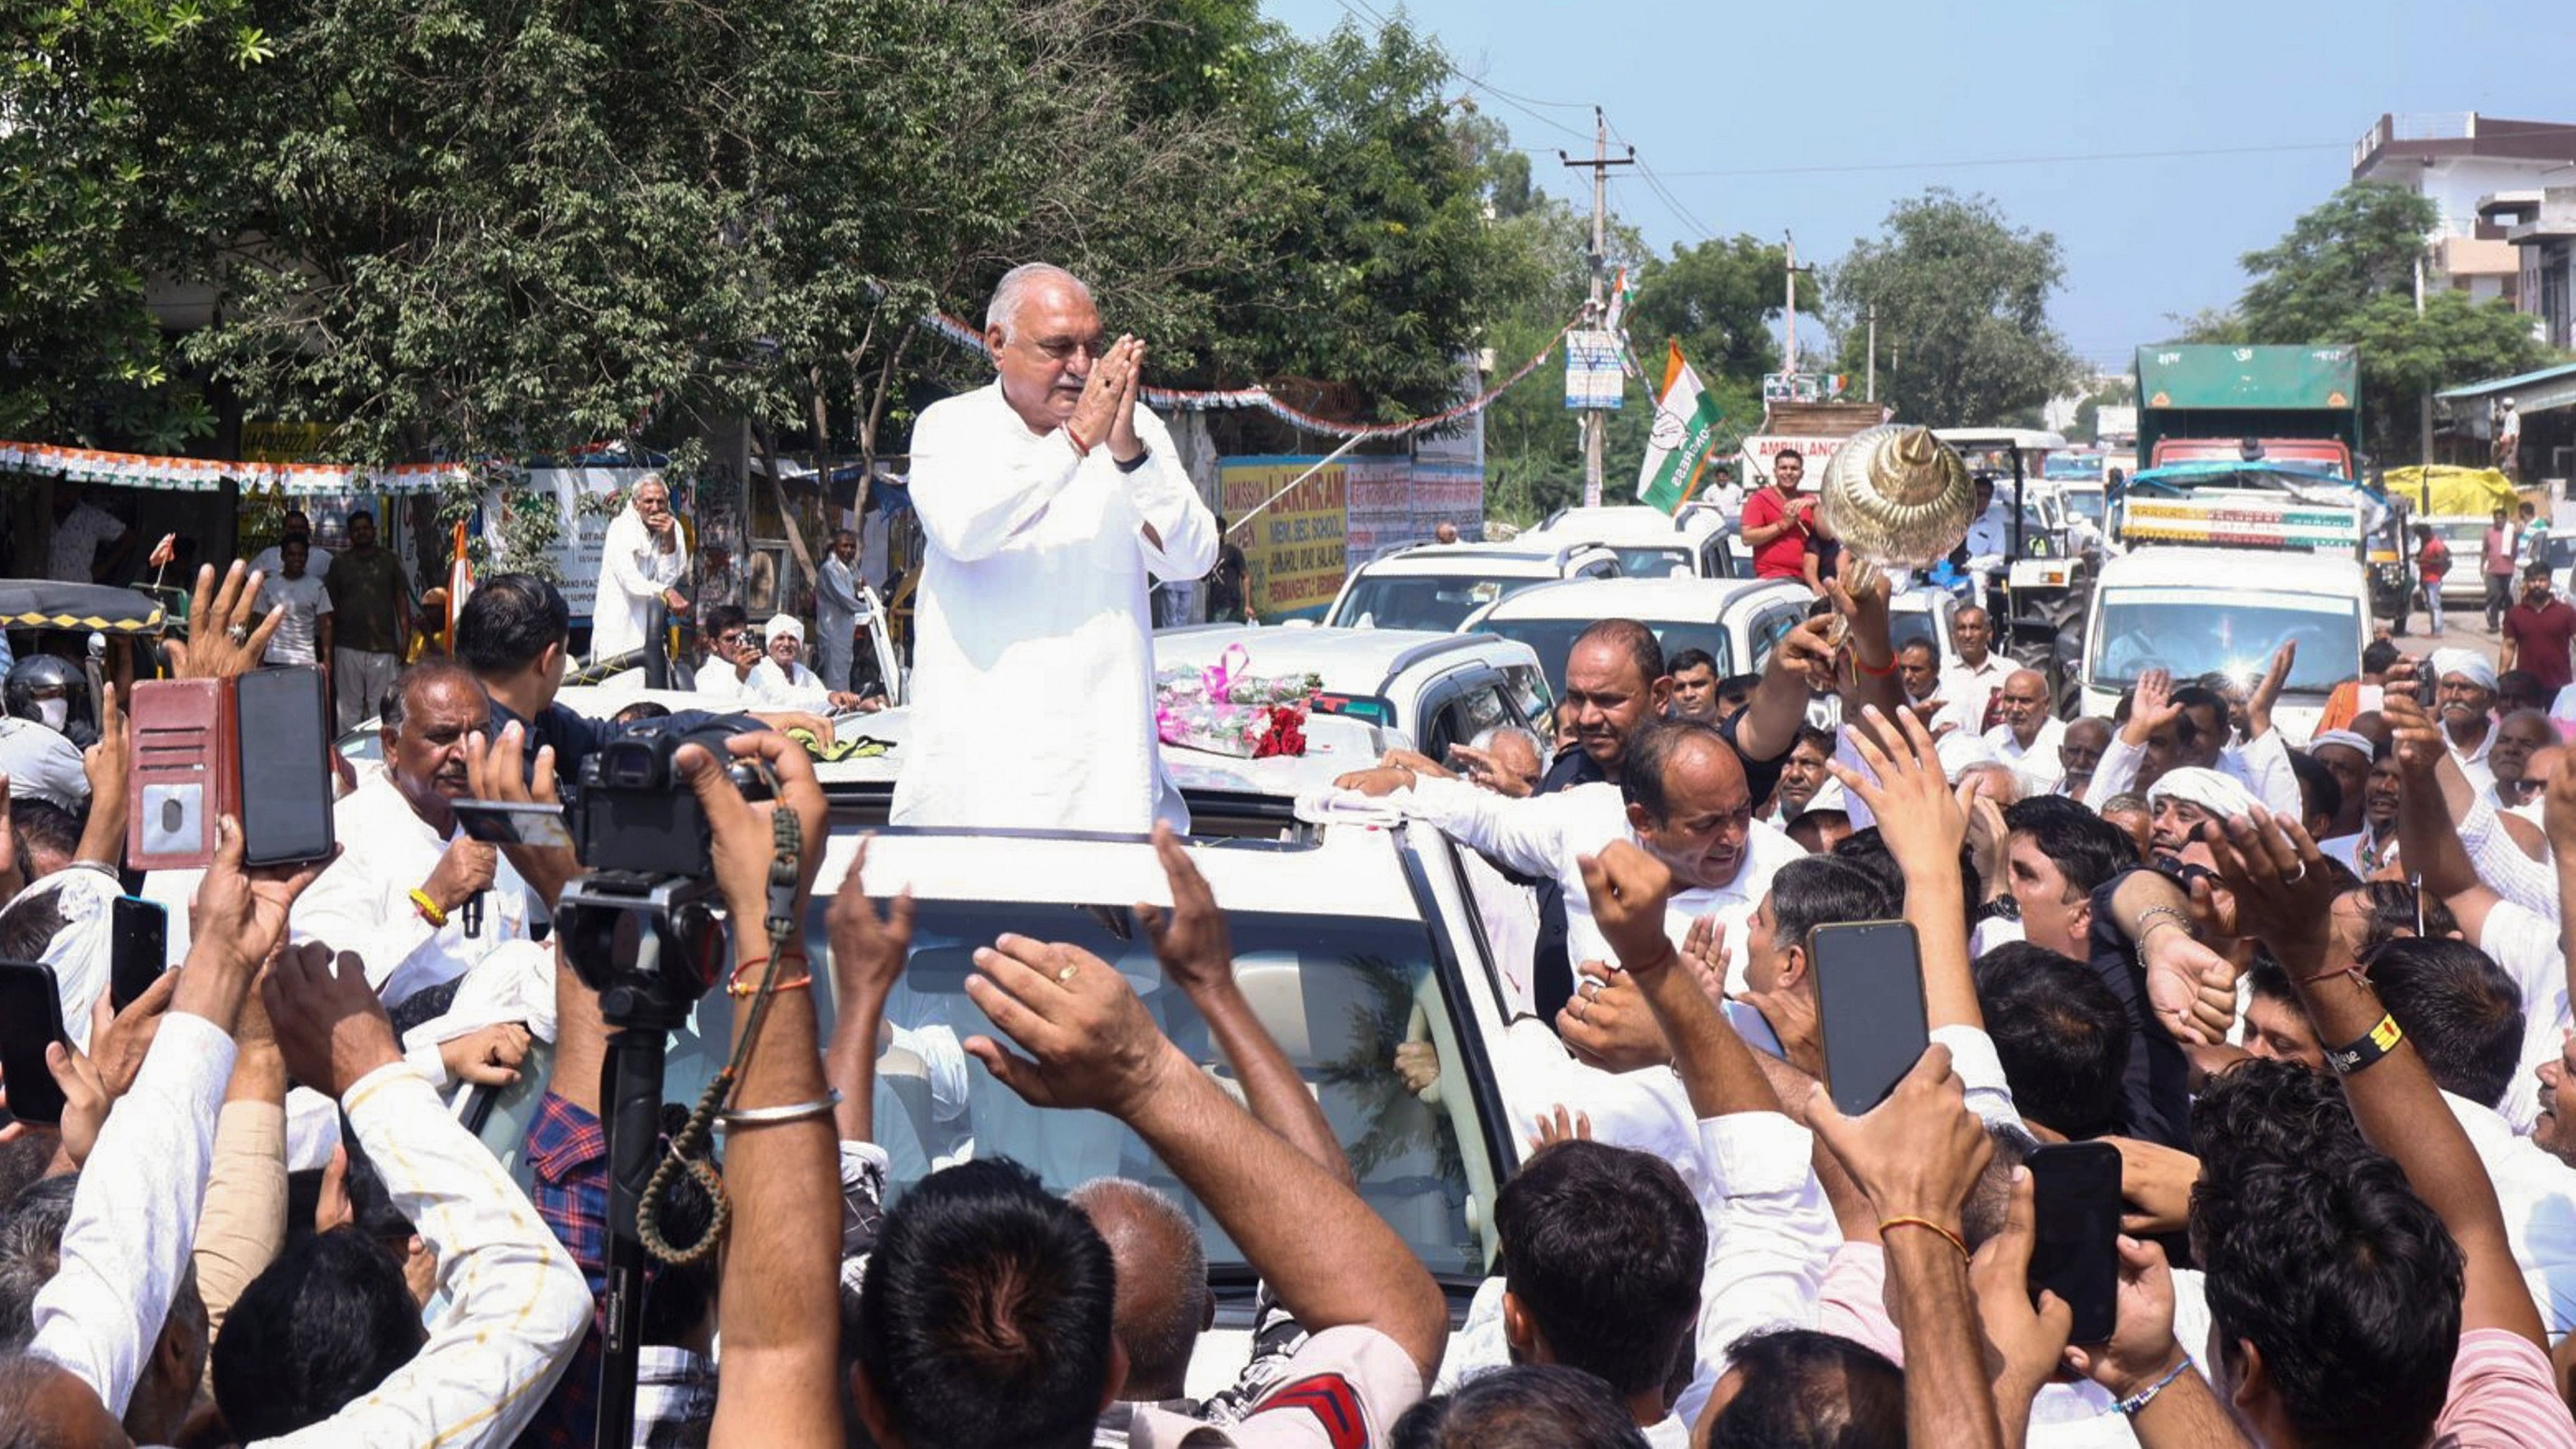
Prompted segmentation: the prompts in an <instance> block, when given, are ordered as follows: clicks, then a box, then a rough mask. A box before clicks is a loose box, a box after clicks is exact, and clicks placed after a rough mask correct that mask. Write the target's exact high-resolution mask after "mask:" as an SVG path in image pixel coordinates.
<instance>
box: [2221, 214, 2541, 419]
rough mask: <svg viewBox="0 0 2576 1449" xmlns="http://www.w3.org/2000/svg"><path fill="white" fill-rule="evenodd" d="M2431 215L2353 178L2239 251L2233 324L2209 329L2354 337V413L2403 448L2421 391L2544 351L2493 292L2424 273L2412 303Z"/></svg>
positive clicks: (2254, 335) (2304, 338) (2260, 335)
mask: <svg viewBox="0 0 2576 1449" xmlns="http://www.w3.org/2000/svg"><path fill="white" fill-rule="evenodd" d="M2440 219H2441V211H2440V208H2439V207H2437V206H2436V205H2435V204H2434V203H2433V201H2432V199H2431V198H2429V197H2425V196H2420V195H2418V194H2416V193H2415V192H2412V191H2408V190H2404V189H2401V188H2399V187H2395V186H2386V185H2376V184H2372V183H2367V182H2356V183H2354V184H2352V185H2350V186H2346V187H2345V188H2344V189H2343V190H2341V191H2338V192H2336V193H2335V194H2334V195H2333V196H2332V197H2330V198H2328V199H2327V200H2326V201H2325V202H2324V203H2323V204H2321V205H2319V206H2317V207H2316V208H2315V209H2313V210H2311V211H2309V212H2308V213H2306V214H2305V215H2303V216H2301V217H2300V218H2299V219H2298V220H2297V221H2296V222H2294V223H2293V224H2292V225H2291V227H2290V230H2289V233H2288V234H2287V235H2285V236H2283V237H2282V238H2281V240H2280V242H2279V243H2278V244H2276V245H2274V246H2270V247H2266V248H2264V249H2262V250H2260V251H2254V252H2248V253H2246V254H2245V258H2244V264H2245V269H2246V271H2247V272H2249V273H2251V274H2252V277H2253V280H2252V281H2251V282H2250V283H2249V284H2248V285H2247V286H2246V288H2245V295H2244V297H2243V298H2242V299H2240V300H2239V301H2238V303H2237V305H2236V307H2235V308H2234V310H2233V312H2232V313H2230V314H2227V315H2229V316H2232V317H2233V318H2235V319H2237V321H2238V324H2239V325H2238V326H2237V327H2236V328H2234V329H2231V331H2232V332H2233V333H2234V335H2230V336H2225V337H2217V338H2212V339H2209V340H2215V341H2231V342H2252V343H2288V344H2297V345H2310V344H2317V343H2354V344H2358V345H2359V347H2360V349H2361V392H2362V421H2363V426H2364V429H2365V431H2366V433H2367V435H2368V437H2369V439H2370V442H2371V446H2372V448H2373V449H2374V450H2376V451H2378V452H2381V453H2383V454H2387V455H2390V456H2407V457H2411V456H2413V454H2414V451H2415V443H2414V439H2415V437H2416V417H2417V409H2418V407H2419V405H2420V399H2421V398H2422V397H2423V395H2424V394H2425V393H2427V392H2431V391H2434V390H2437V389H2439V388H2443V387H2448V386H2452V385H2454V384H2458V383H2462V382H2469V381H2474V380H2476V379H2479V378H2490V377H2503V376H2509V375H2511V374H2514V373H2518V372H2527V371H2530V370H2531V369H2533V368H2535V367H2538V366H2540V365H2541V364H2542V363H2543V362H2544V361H2546V359H2547V350H2546V349H2545V348H2543V347H2542V346H2541V345H2540V343H2539V342H2538V340H2537V339H2535V338H2534V337H2533V335H2532V330H2531V319H2530V318H2529V317H2526V316H2523V315H2522V314H2520V313H2518V312H2516V311H2515V310H2514V309H2513V308H2512V307H2511V306H2510V305H2509V304H2507V303H2505V302H2503V301H2501V300H2490V301H2486V302H2477V301H2472V300H2471V299H2470V298H2469V297H2468V296H2467V294H2465V293H2462V292H2459V291H2456V290H2454V289H2452V288H2451V287H2449V286H2448V285H2446V284H2445V283H2444V281H2443V279H2442V278H2441V277H2440V276H2439V275H2438V274H2432V275H2427V276H2426V278H2425V283H2426V290H2425V296H2424V307H2423V312H2422V315H2420V316H2419V315H2417V312H2416V306H2415V282H2416V271H2415V269H2416V265H2417V263H2418V262H2419V261H2422V260H2425V237H2426V235H2427V234H2428V233H2429V232H2431V231H2432V229H2433V228H2434V226H2435V225H2436V224H2437V223H2438V222H2439V221H2440Z"/></svg>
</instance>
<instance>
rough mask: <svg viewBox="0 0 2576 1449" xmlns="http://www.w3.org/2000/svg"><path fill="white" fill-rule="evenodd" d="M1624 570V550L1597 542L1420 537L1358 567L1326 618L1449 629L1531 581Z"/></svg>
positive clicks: (1354, 624) (1342, 624) (1372, 625)
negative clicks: (1444, 540)
mask: <svg viewBox="0 0 2576 1449" xmlns="http://www.w3.org/2000/svg"><path fill="white" fill-rule="evenodd" d="M1618 575H1619V556H1618V555H1617V554H1615V553H1612V552H1611V551H1610V550H1608V549H1606V548H1602V547H1599V546H1598V545H1594V544H1557V543H1540V544H1530V543H1525V542H1522V541H1518V540H1515V541H1514V542H1511V543H1418V544H1415V545H1413V546H1411V547H1409V548H1405V549H1400V550H1398V551H1397V552H1394V553H1391V554H1388V555H1386V556H1384V557H1383V558H1376V559H1371V560H1370V561H1368V562H1367V563H1364V564H1362V565H1360V566H1359V567H1358V568H1357V569H1354V570H1353V571H1352V572H1351V576H1350V577H1349V578H1346V579H1344V580H1342V592H1341V593H1340V595H1339V596H1338V597H1336V598H1335V599H1334V600H1333V607H1332V608H1331V609H1329V610H1327V611H1326V612H1325V614H1324V622H1325V623H1326V624H1328V625H1332V626H1334V627H1336V628H1345V629H1428V630H1430V631H1432V632H1433V633H1441V634H1445V633H1447V632H1449V631H1450V630H1453V629H1455V628H1457V627H1458V621H1459V620H1461V619H1464V618H1466V617H1467V616H1468V615H1469V614H1472V613H1474V612H1475V611H1476V610H1478V609H1480V608H1483V607H1484V606H1485V605H1487V604H1490V603H1492V602H1494V601H1495V600H1496V599H1499V598H1502V597H1504V596H1506V595H1508V594H1514V593H1518V592H1519V591H1520V590H1522V589H1526V588H1528V587H1530V586H1531V585H1532V584H1543V583H1549V582H1552V581H1554V580H1557V579H1576V578H1584V579H1607V578H1616V577H1618Z"/></svg>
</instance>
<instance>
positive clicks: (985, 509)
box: [912, 394, 1083, 562]
mask: <svg viewBox="0 0 2576 1449" xmlns="http://www.w3.org/2000/svg"><path fill="white" fill-rule="evenodd" d="M994 403H995V406H997V407H998V408H999V409H1000V411H1001V414H1002V416H1001V417H1000V418H999V419H996V418H995V417H994V416H993V414H992V413H990V412H988V411H987V410H985V409H984V408H981V407H977V406H974V399H973V397H972V396H971V395H970V396H969V397H968V398H965V399H951V400H950V402H949V404H947V405H942V406H934V407H932V408H929V409H928V410H926V411H924V412H923V413H922V415H921V419H920V421H918V422H916V423H914V424H913V428H912V506H913V511H915V512H916V513H918V514H920V515H921V528H922V532H924V533H926V534H928V535H929V536H930V541H931V543H932V544H933V545H934V546H935V547H937V548H938V549H939V550H940V551H941V552H943V553H945V554H947V555H948V556H949V557H951V558H954V559H960V560H964V561H967V562H973V561H975V560H978V559H985V558H990V557H992V556H993V554H994V552H995V551H996V550H998V549H1000V548H1001V546H1002V545H1003V544H1005V543H1008V542H1009V541H1010V540H1011V537H1012V535H1014V534H1016V533H1018V532H1019V531H1020V530H1021V529H1023V528H1026V527H1028V526H1029V524H1030V523H1032V522H1034V521H1035V520H1036V519H1037V517H1038V515H1039V514H1041V513H1044V512H1045V511H1046V506H1047V504H1048V503H1050V502H1052V501H1053V500H1054V498H1055V496H1056V495H1057V494H1059V493H1061V492H1063V491H1064V487H1065V485H1066V484H1068V483H1070V482H1072V481H1073V475H1074V474H1075V472H1076V471H1078V470H1079V469H1080V468H1081V467H1082V463H1083V455H1082V454H1080V453H1078V452H1075V451H1074V447H1073V442H1072V440H1071V439H1069V438H1067V437H1065V436H1064V433H1063V430H1061V429H1058V430H1057V431H1056V432H1054V433H1051V434H1049V435H1048V436H1047V437H1046V439H1045V440H1044V444H1043V446H1039V447H1034V448H1033V447H1027V446H1025V445H1022V444H1021V442H1020V440H1019V439H1015V438H1011V437H1009V436H1007V434H1002V433H1000V431H999V429H1000V428H1001V427H1003V426H1007V427H1011V428H1020V429H1022V431H1024V432H1025V430H1026V427H1025V424H1023V423H1021V422H1020V421H1019V415H1018V414H1016V413H1013V412H1011V411H1010V404H1008V403H1007V402H1002V401H1001V400H1000V398H999V395H998V394H996V396H995V399H994Z"/></svg>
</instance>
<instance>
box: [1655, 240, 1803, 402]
mask: <svg viewBox="0 0 2576 1449" xmlns="http://www.w3.org/2000/svg"><path fill="white" fill-rule="evenodd" d="M1788 265H1789V258H1788V252H1787V250H1786V249H1785V248H1783V247H1781V246H1779V245H1777V244H1775V243H1771V242H1765V241H1762V240H1759V239H1757V238H1755V237H1750V236H1741V235H1739V236H1735V237H1732V238H1726V239H1719V238H1715V237H1712V238H1710V239H1708V240H1706V241H1701V242H1694V243H1692V244H1690V245H1688V246H1684V245H1681V244H1680V243H1678V242H1677V243H1675V244H1674V246H1673V250H1672V255H1671V256H1669V257H1663V258H1657V259H1653V260H1650V261H1648V262H1647V263H1646V264H1645V265H1644V266H1642V267H1640V268H1639V269H1638V270H1637V274H1636V286H1637V302H1636V305H1635V306H1634V307H1633V308H1631V309H1630V310H1629V314H1628V316H1629V321H1628V335H1629V336H1631V337H1633V338H1635V339H1636V344H1637V354H1638V356H1639V358H1640V359H1643V360H1647V361H1649V362H1650V363H1658V364H1659V359H1660V358H1661V356H1662V354H1663V351H1664V339H1666V338H1678V339H1680V341H1681V344H1682V355H1683V356H1685V357H1688V358H1689V359H1690V360H1691V365H1692V366H1693V367H1695V368H1697V369H1699V374H1700V380H1701V381H1703V382H1705V383H1707V384H1709V385H1710V386H1711V387H1715V386H1717V385H1718V383H1719V381H1720V380H1721V379H1722V380H1724V381H1727V382H1730V383H1734V384H1737V385H1739V386H1741V387H1743V388H1746V389H1749V390H1750V391H1751V393H1752V395H1753V396H1754V397H1756V398H1759V397H1760V396H1761V386H1762V375H1763V374H1764V373H1766V372H1772V371H1775V370H1777V369H1778V367H1779V365H1780V346H1779V344H1778V343H1777V342H1776V341H1774V340H1773V339H1772V336H1771V323H1772V322H1773V321H1775V320H1776V319H1778V317H1779V316H1780V307H1781V301H1782V297H1781V284H1780V283H1781V277H1782V275H1783V274H1784V273H1785V271H1786V269H1787V267H1788ZM1650 370H1652V368H1650ZM1730 415H1731V414H1730Z"/></svg>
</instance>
